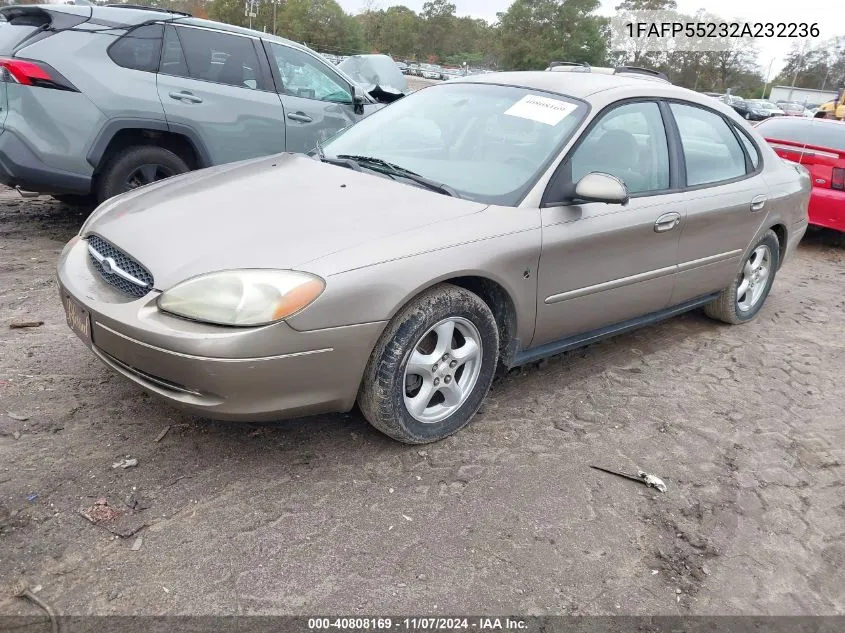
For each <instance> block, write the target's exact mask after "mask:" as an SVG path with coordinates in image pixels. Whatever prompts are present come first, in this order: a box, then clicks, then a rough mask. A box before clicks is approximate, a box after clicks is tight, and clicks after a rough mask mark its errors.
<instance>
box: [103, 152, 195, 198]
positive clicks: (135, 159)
mask: <svg viewBox="0 0 845 633" xmlns="http://www.w3.org/2000/svg"><path fill="white" fill-rule="evenodd" d="M187 171H190V167H188V164H187V163H186V162H185V161H184V160H182V159H181V158H179V156H177V155H176V154H174V153H173V152H171V151H170V150H167V149H164V148H163V147H156V146H154V145H137V146H134V147H127V148H126V149H123V150H121V151H119V152H117V153H116V154H115V155H114V156H112V158H111V159H110V160H109V162H108V163H107V164H106V166H105V167H104V168H103V171H102V172H101V173H100V176H99V178H98V184H97V200H98V201H99V202H103V201H105V200H108V199H109V198H113V197H114V196H116V195H119V194H121V193H125V192H126V191H130V190H132V189H134V188H136V187H138V186H142V185H145V184H149V183H150V182H155V181H157V180H162V179H164V178H169V177H170V176H177V175H179V174H184V173H185V172H187ZM139 172H143V173H139ZM136 174H137V175H138V176H139V177H138V178H135V175H136ZM133 183H135V184H134V186H133Z"/></svg>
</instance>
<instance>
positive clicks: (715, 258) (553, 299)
mask: <svg viewBox="0 0 845 633" xmlns="http://www.w3.org/2000/svg"><path fill="white" fill-rule="evenodd" d="M741 254H742V249H735V250H732V251H726V252H724V253H717V254H716V255H709V256H708V257H701V258H699V259H691V260H689V261H686V262H682V263H680V264H678V265H675V266H666V267H665V268H657V269H655V270H649V271H647V272H644V273H638V274H636V275H630V276H628V277H620V278H619V279H612V280H610V281H604V282H602V283H600V284H594V285H592V286H584V287H583V288H576V289H575V290H567V291H566V292H560V293H558V294H554V295H551V296H549V297H546V300H545V302H544V303H546V304H550V303H559V302H561V301H567V300H569V299H577V298H579V297H586V296H587V295H591V294H594V293H596V292H602V291H605V290H614V289H616V288H621V287H622V286H628V285H630V284H636V283H640V282H642V281H651V280H652V279H658V278H660V277H665V276H666V275H672V274H674V273H678V272H683V271H687V270H691V269H693V268H698V267H699V266H707V265H708V264H715V263H718V262H721V261H726V260H729V259H733V258H734V257H737V256H739V255H741Z"/></svg>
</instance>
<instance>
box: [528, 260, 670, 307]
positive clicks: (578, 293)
mask: <svg viewBox="0 0 845 633" xmlns="http://www.w3.org/2000/svg"><path fill="white" fill-rule="evenodd" d="M677 269H678V267H677V265H675V266H666V267H665V268H657V269H655V270H649V271H646V272H644V273H637V274H636V275H630V276H629V277H621V278H619V279H611V280H610V281H603V282H602V283H600V284H594V285H592V286H584V287H583V288H576V289H575V290H567V291H566V292H560V293H558V294H556V295H551V296H550V297H546V301H545V303H547V304H548V303H559V302H561V301H567V300H569V299H577V298H578V297H586V296H587V295H591V294H594V293H596V292H602V291H604V290H613V289H615V288H620V287H622V286H628V285H630V284H636V283H640V282H641V281H650V280H652V279H657V278H659V277H665V276H666V275H671V274H673V273H674V272H676V271H677Z"/></svg>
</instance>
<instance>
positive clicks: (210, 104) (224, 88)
mask: <svg viewBox="0 0 845 633" xmlns="http://www.w3.org/2000/svg"><path fill="white" fill-rule="evenodd" d="M257 42H258V40H257V39H255V38H251V37H246V36H243V35H237V34H233V33H223V32H220V31H214V30H210V29H205V28H197V27H192V26H190V27H189V26H175V27H174V26H172V25H168V26H167V27H166V28H165V35H164V47H163V49H162V57H161V64H160V67H159V73H158V78H157V82H158V94H159V98H160V99H161V103H162V105H163V106H164V113H165V116H166V118H167V123H168V125H169V126H170V128H171V129H172V130H173V131H174V132H181V131H183V130H185V129H186V128H187V129H189V130H191V131H192V132H193V133H194V135H195V136H196V137H198V138H200V139H201V140H202V142H203V144H204V145H205V148H206V150H207V152H208V154H209V158H210V159H211V162H212V164H215V165H216V164H221V163H229V162H234V161H238V160H245V159H248V158H256V157H258V156H267V155H269V154H276V153H279V152H283V151H284V150H285V118H284V110H283V108H282V104H281V101H280V100H279V95H278V94H277V93H276V92H275V89H274V88H273V84H272V79H271V78H270V77H268V76H265V75H266V73H264V72H263V71H262V66H261V64H260V63H259V58H258V54H259V52H260V53H261V54H263V51H261V49H260V48H258V43H257Z"/></svg>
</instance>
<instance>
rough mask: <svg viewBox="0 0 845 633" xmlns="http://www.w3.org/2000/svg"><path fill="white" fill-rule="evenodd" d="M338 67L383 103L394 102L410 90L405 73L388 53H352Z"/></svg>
mask: <svg viewBox="0 0 845 633" xmlns="http://www.w3.org/2000/svg"><path fill="white" fill-rule="evenodd" d="M338 68H339V69H340V70H342V71H343V72H344V73H346V75H347V76H349V77H351V78H352V79H354V80H355V81H356V82H357V83H358V85H360V86H361V87H362V88H363V89H364V90H365V91H366V92H367V93H369V94H370V95H371V96H372V97H373V98H375V99H377V100H378V101H381V102H383V103H392V102H393V101H396V100H397V99H401V98H402V97H404V96H405V95H406V94H408V93H409V92H410V89H409V88H408V82H407V80H406V79H405V75H403V74H402V71H401V70H400V69H399V66H398V65H397V64H396V62H394V61H393V58H392V57H389V56H388V55H375V54H374V55H350V56H349V57H347V58H346V59H344V60H343V61H342V62H340V64H338Z"/></svg>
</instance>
